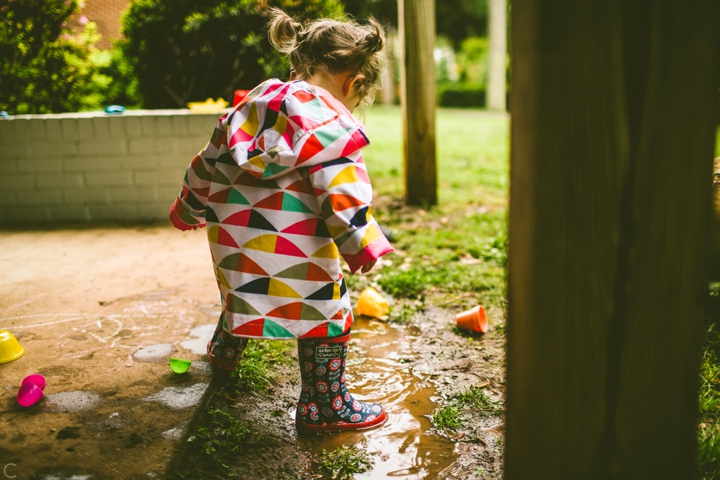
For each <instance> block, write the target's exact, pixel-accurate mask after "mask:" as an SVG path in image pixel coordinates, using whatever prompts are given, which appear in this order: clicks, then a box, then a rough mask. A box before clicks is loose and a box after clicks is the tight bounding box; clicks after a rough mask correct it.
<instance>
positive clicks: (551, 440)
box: [505, 0, 720, 480]
mask: <svg viewBox="0 0 720 480" xmlns="http://www.w3.org/2000/svg"><path fill="white" fill-rule="evenodd" d="M718 23H720V3H719V2H706V1H703V0H691V1H689V2H684V3H679V2H677V1H675V0H646V1H642V2H621V1H619V0H612V1H607V0H585V1H583V2H565V1H562V0H520V1H519V2H514V3H513V9H512V46H513V55H512V69H513V94H512V99H511V113H512V140H511V190H510V198H511V201H510V225H509V245H510V251H509V273H508V275H509V277H508V300H509V309H508V344H507V348H508V354H507V355H508V360H507V375H508V378H507V382H508V383H507V425H506V452H505V462H506V463H505V474H506V478H507V479H509V480H515V479H536V478H542V479H628V480H629V479H639V478H653V479H665V478H673V479H675V478H677V479H685V478H694V466H695V452H696V448H697V439H696V431H697V424H696V422H697V395H698V391H697V390H698V371H699V360H700V340H701V336H702V330H703V314H704V292H705V291H706V288H707V269H706V264H705V259H706V252H707V246H708V242H707V225H708V223H709V219H710V187H709V184H710V175H711V172H712V157H713V149H714V146H713V145H714V137H715V128H716V121H717V93H718V86H720V85H719V83H720V82H718V78H719V74H720V72H719V71H718V67H720V51H719V50H720V38H719V37H718V30H717V28H716V25H718Z"/></svg>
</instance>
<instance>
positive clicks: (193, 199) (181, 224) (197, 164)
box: [169, 117, 227, 230]
mask: <svg viewBox="0 0 720 480" xmlns="http://www.w3.org/2000/svg"><path fill="white" fill-rule="evenodd" d="M225 118H226V117H222V118H221V119H220V120H219V121H218V123H217V125H216V126H215V130H214V131H213V135H212V138H211V139H210V142H208V143H207V145H205V147H204V148H203V149H202V150H201V151H200V153H198V154H197V155H195V158H193V159H192V161H191V162H190V166H189V167H188V169H187V171H186V172H185V178H184V179H183V186H182V190H181V191H180V195H178V197H177V199H176V200H175V202H174V203H173V205H172V207H170V215H169V219H170V222H171V223H172V224H173V226H174V227H175V228H177V229H179V230H190V229H193V230H194V229H196V228H198V227H200V228H202V227H204V226H205V210H206V209H207V200H208V195H209V192H210V182H211V181H212V178H213V175H214V173H215V162H216V161H217V157H218V153H219V150H220V148H221V146H222V145H223V144H227V142H226V133H225V132H226V130H225V124H224V120H225Z"/></svg>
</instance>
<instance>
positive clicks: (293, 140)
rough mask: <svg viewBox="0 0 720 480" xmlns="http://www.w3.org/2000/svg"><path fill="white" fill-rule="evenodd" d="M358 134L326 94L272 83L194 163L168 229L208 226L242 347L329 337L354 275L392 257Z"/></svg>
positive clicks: (341, 318) (299, 84)
mask: <svg viewBox="0 0 720 480" xmlns="http://www.w3.org/2000/svg"><path fill="white" fill-rule="evenodd" d="M368 143H369V141H368V139H367V137H366V136H365V133H364V132H363V127H362V125H361V124H360V123H359V122H358V121H357V120H356V119H355V117H353V116H352V114H351V113H350V112H349V111H348V110H347V109H346V108H345V106H344V105H343V104H342V103H340V102H339V101H338V100H336V99H335V98H334V97H333V96H332V95H331V94H330V93H328V92H327V91H326V90H324V89H322V88H318V87H314V86H311V85H309V84H307V83H305V82H303V81H294V82H290V83H284V82H281V81H279V80H268V81H266V82H264V83H262V84H261V85H259V86H258V87H256V88H255V89H254V90H253V91H252V92H251V93H250V94H248V96H247V97H246V98H245V99H244V100H243V101H242V102H241V103H240V104H239V105H238V106H237V107H236V108H235V109H234V110H233V111H232V112H230V113H229V114H227V115H225V116H224V117H222V118H221V119H220V120H219V121H218V124H217V126H216V127H215V131H214V133H213V136H212V139H211V140H210V142H209V143H208V144H207V145H206V146H205V148H204V149H203V150H202V151H201V152H200V153H199V154H198V155H197V156H196V157H195V158H194V159H193V160H192V162H191V164H190V166H189V168H188V170H187V173H186V175H185V180H184V183H183V188H182V192H181V193H180V195H179V197H178V199H177V200H176V201H175V203H174V205H173V210H172V211H171V215H170V217H171V220H172V221H173V223H174V224H175V225H176V226H178V227H179V228H184V227H186V226H187V227H191V226H202V225H203V224H205V223H206V224H207V235H208V240H209V242H210V249H211V252H212V257H213V264H214V267H215V275H216V278H217V282H218V286H219V288H220V292H221V295H222V298H223V311H222V318H223V325H224V328H225V330H226V331H227V332H231V333H232V334H234V335H237V336H241V337H262V338H314V337H334V336H338V335H340V334H342V333H343V332H345V331H346V330H347V329H348V328H350V326H351V325H352V322H353V316H352V306H351V302H350V296H349V294H348V291H347V287H346V286H345V280H344V279H343V273H342V270H341V264H340V257H341V256H342V258H344V259H345V261H346V262H347V264H348V266H349V267H350V270H351V271H352V272H353V273H354V272H355V271H357V270H358V269H359V268H360V267H362V266H363V265H364V264H366V263H368V262H370V261H372V260H376V259H377V258H379V257H380V256H382V255H384V254H386V253H388V252H390V251H392V247H391V245H390V243H389V242H388V240H387V239H386V238H385V236H384V235H383V234H382V232H381V230H380V228H379V226H378V224H377V222H376V221H375V220H374V219H373V217H372V214H371V207H370V203H371V200H372V187H371V185H370V180H369V178H368V174H367V171H366V169H365V164H364V163H363V159H362V155H361V152H360V149H362V148H363V147H365V146H366V145H368Z"/></svg>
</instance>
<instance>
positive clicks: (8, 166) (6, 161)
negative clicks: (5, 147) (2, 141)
mask: <svg viewBox="0 0 720 480" xmlns="http://www.w3.org/2000/svg"><path fill="white" fill-rule="evenodd" d="M0 149H2V145H0ZM17 171H18V165H17V160H15V159H14V158H5V157H0V174H2V175H8V174H10V173H17Z"/></svg>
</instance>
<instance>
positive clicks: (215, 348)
mask: <svg viewBox="0 0 720 480" xmlns="http://www.w3.org/2000/svg"><path fill="white" fill-rule="evenodd" d="M247 342H248V339H247V338H243V337H236V336H234V335H230V334H229V333H227V332H226V331H225V329H223V318H222V316H220V320H218V324H217V327H215V333H214V334H213V337H212V340H210V341H209V342H208V345H207V355H208V361H209V362H210V365H212V366H213V367H216V368H220V369H222V370H230V371H232V370H235V366H236V365H237V364H238V361H240V355H242V352H243V350H245V346H246V345H247Z"/></svg>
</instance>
